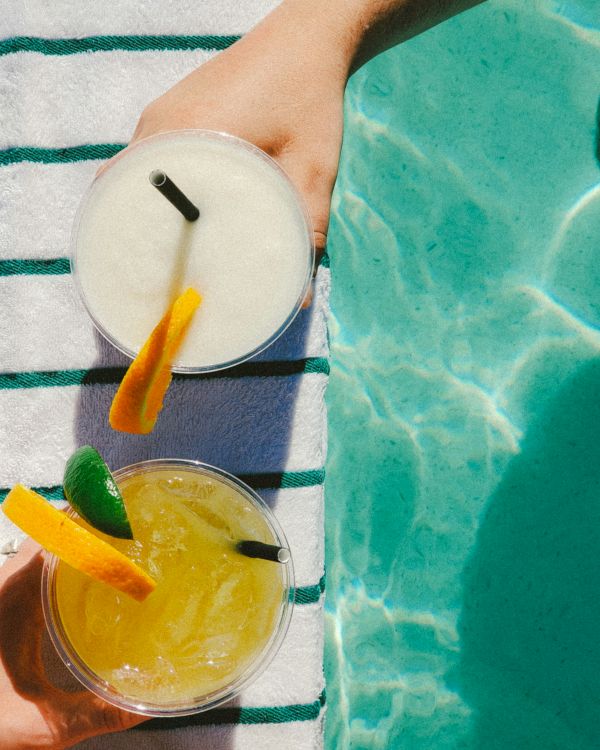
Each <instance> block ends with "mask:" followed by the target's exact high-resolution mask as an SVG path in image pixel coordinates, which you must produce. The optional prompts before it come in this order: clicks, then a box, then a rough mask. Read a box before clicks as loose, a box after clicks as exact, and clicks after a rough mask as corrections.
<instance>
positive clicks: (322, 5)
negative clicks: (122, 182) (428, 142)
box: [133, 0, 480, 251]
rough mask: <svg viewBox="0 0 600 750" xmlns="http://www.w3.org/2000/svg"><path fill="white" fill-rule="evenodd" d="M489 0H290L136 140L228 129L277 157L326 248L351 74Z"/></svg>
mask: <svg viewBox="0 0 600 750" xmlns="http://www.w3.org/2000/svg"><path fill="white" fill-rule="evenodd" d="M479 1H480V0H328V2H323V1H322V0H284V2H282V3H281V4H280V5H279V6H278V7H277V8H275V10H274V11H273V12H272V13H270V14H269V15H268V16H267V17H266V18H265V19H264V20H263V21H261V22H260V23H259V24H258V25H257V26H256V27H255V28H254V29H252V30H251V31H250V32H249V33H248V34H246V35H245V36H244V37H243V38H242V39H240V40H239V41H238V42H236V43H235V44H234V45H233V46H232V47H230V48H229V49H227V50H225V51H224V52H221V53H220V54H219V55H217V56H215V57H214V58H212V59H211V60H209V61H208V62H207V63H205V64H204V65H202V66H200V67H199V68H197V69H196V70H195V71H193V72H192V73H191V74H190V75H188V76H187V77H186V78H184V79H183V80H182V81H180V82H179V83H177V84H176V85H175V86H174V87H173V88H171V89H169V90H168V91H167V92H166V93H165V94H163V95H162V96H161V97H159V98H158V99H156V100H155V101H154V102H152V103H151V104H149V105H148V107H146V109H145V110H144V112H143V114H142V116H141V118H140V120H139V122H138V125H137V128H136V130H135V133H134V136H133V140H137V139H139V138H144V137H146V136H149V135H152V134H154V133H158V132H162V131H166V130H176V129H179V128H207V129H211V130H222V131H226V132H229V133H232V134H233V135H237V136H238V137H240V138H244V139H245V140H248V141H250V142H252V143H254V144H256V145H257V146H259V147H260V148H262V149H263V150H264V151H266V152H267V153H268V154H270V155H271V156H273V158H275V159H276V160H277V161H278V162H279V164H280V165H281V166H282V167H283V168H284V169H285V171H286V172H287V173H288V175H289V176H290V177H291V179H292V181H293V182H294V183H295V184H296V187H297V188H298V189H299V191H300V193H301V194H302V195H303V197H304V200H305V202H306V204H307V207H308V210H309V214H310V216H311V218H312V222H313V228H314V231H315V244H316V247H317V250H318V251H322V250H323V248H324V246H325V241H326V236H327V226H328V223H329V207H330V201H331V193H332V190H333V186H334V182H335V179H336V176H337V171H338V162H339V154H340V148H341V143H342V129H343V96H344V89H345V86H346V83H347V80H348V77H349V76H350V75H351V74H352V72H354V71H355V70H356V69H357V68H358V67H360V66H361V65H362V64H364V63H365V62H367V61H368V60H369V59H371V58H372V57H374V56H375V55H377V54H378V53H380V52H382V51H384V50H385V49H387V48H389V47H391V46H393V45H394V44H397V43H398V42H400V41H403V40H405V39H408V38H409V37H411V36H414V35H415V34H418V33H420V32H422V31H424V30H426V29H427V28H429V27H431V26H433V25H435V24H436V23H439V22H440V21H442V20H444V19H446V18H449V17H450V16H452V15H454V14H456V13H459V12H460V11H462V10H465V9H466V8H469V7H471V6H473V5H476V4H477V3H478V2H479Z"/></svg>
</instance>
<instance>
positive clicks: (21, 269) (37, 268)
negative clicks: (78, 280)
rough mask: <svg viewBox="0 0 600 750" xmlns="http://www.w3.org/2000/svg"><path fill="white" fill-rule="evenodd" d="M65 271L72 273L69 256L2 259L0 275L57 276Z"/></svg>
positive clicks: (0, 261)
mask: <svg viewBox="0 0 600 750" xmlns="http://www.w3.org/2000/svg"><path fill="white" fill-rule="evenodd" d="M64 273H71V266H70V264H69V259H68V258H48V259H47V260H43V259H40V260H35V259H31V260H27V259H25V260H21V259H19V258H15V259H14V260H0V276H24V275H25V274H28V275H31V276H35V275H39V274H47V275H50V276H57V275H59V274H64Z"/></svg>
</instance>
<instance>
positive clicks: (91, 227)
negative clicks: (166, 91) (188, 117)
mask: <svg viewBox="0 0 600 750" xmlns="http://www.w3.org/2000/svg"><path fill="white" fill-rule="evenodd" d="M157 169H158V170H162V171H164V172H165V173H166V174H167V175H168V177H169V178H170V179H171V180H172V181H173V182H174V183H175V185H177V187H178V188H180V190H181V191H182V192H183V193H184V194H185V195H186V196H187V197H188V198H189V200H190V201H191V202H192V203H193V204H194V205H196V206H197V207H198V209H199V210H200V217H199V218H198V219H197V221H193V222H191V221H187V220H186V219H185V218H184V217H183V216H182V215H181V213H179V211H178V210H177V209H176V208H174V206H173V205H171V203H169V201H168V200H167V199H166V198H165V197H164V196H163V195H161V194H160V193H159V191H158V190H157V189H156V188H155V187H154V186H153V185H152V184H151V183H150V181H149V175H150V173H151V172H153V171H154V170H157ZM313 260H314V248H313V244H312V233H311V231H310V226H309V221H308V219H307V215H306V211H305V209H304V207H303V206H302V204H301V201H300V199H299V197H298V194H297V193H296V191H295V190H294V188H293V187H292V185H291V183H290V181H289V179H288V178H287V177H286V175H285V174H284V172H283V171H282V170H281V169H280V168H279V167H278V166H277V165H276V164H275V162H274V161H273V160H272V159H270V158H269V157H268V156H267V155H266V154H264V153H263V152H262V151H260V150H259V149H257V148H256V147H254V146H251V145H250V144H248V143H246V142H244V141H241V140H239V139H237V138H234V137H232V136H229V135H225V134H219V133H212V132H210V131H202V130H182V131H176V132H171V133H163V134H160V135H157V136H152V137H151V138H147V139H145V140H143V141H139V142H138V143H137V144H135V145H134V146H132V147H130V148H128V149H127V150H125V151H123V152H122V153H121V154H120V155H119V157H118V158H117V159H115V161H114V162H113V163H111V164H110V165H109V166H108V168H107V169H106V170H105V171H104V172H102V173H101V174H100V175H99V176H98V177H97V178H96V180H95V181H94V183H93V185H92V187H91V188H90V190H89V192H88V193H87V195H86V197H85V198H84V201H83V203H82V206H81V208H80V210H79V214H78V218H77V221H76V224H75V230H74V271H75V277H76V279H77V282H78V285H79V289H80V291H81V294H82V297H83V300H84V302H85V305H86V307H87V309H88V311H89V313H90V315H91V316H92V318H93V320H94V322H95V323H96V325H97V327H98V328H99V330H100V331H101V332H102V333H103V334H104V335H105V336H106V337H107V338H108V339H109V340H110V341H111V342H112V343H113V344H114V345H115V346H117V347H118V348H119V349H121V350H122V351H124V352H125V353H127V354H129V355H130V356H134V355H135V354H136V353H137V352H138V351H139V349H140V348H141V346H142V344H143V343H144V341H145V340H146V339H147V337H148V336H149V334H150V332H151V331H152V329H153V328H154V326H155V325H156V324H157V323H158V321H159V320H160V319H161V317H162V316H163V315H164V313H165V311H166V309H167V308H168V307H169V305H170V304H171V302H172V301H173V299H174V298H175V297H176V296H177V295H178V294H179V293H180V292H182V291H183V290H184V289H186V288H187V287H190V286H192V287H194V288H195V289H196V290H197V291H198V292H199V293H200V295H201V296H202V304H201V305H200V307H199V308H198V310H197V312H196V314H195V316H194V320H193V322H192V324H191V326H190V328H189V330H188V332H187V334H186V337H185V340H184V343H183V345H182V347H181V349H180V351H179V354H178V358H177V361H176V362H175V363H174V366H173V369H175V370H179V371H186V370H187V371H203V370H214V369H219V368H222V367H227V366H230V365H232V364H236V363H237V362H240V361H243V360H245V359H247V358H249V357H251V356H253V355H254V354H256V353H257V352H259V351H261V350H262V349H264V348H265V347H266V346H268V345H269V344H270V343H271V342H272V341H274V340H275V338H277V336H279V334H281V333H282V332H283V331H284V330H285V328H286V327H287V326H288V325H289V323H290V322H291V321H292V319H293V318H294V316H295V315H296V313H297V312H298V309H299V307H300V305H301V303H302V300H303V299H304V297H305V294H306V292H307V290H308V285H309V283H310V278H311V273H312V265H313Z"/></svg>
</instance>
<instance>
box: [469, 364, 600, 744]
mask: <svg viewBox="0 0 600 750" xmlns="http://www.w3.org/2000/svg"><path fill="white" fill-rule="evenodd" d="M488 507H489V509H488V511H487V513H486V515H485V518H484V519H483V521H482V523H481V526H480V530H479V534H478V537H477V542H476V545H475V548H474V552H473V554H472V557H471V559H470V561H469V562H468V565H467V567H466V570H465V578H464V608H463V613H462V617H461V620H460V624H459V628H460V637H461V641H462V659H461V664H460V674H459V676H458V679H459V682H460V691H461V693H462V694H463V696H464V698H465V700H466V701H467V703H468V704H469V705H470V706H471V708H472V709H473V711H474V717H473V721H474V723H473V726H474V733H475V734H474V740H475V741H474V742H473V744H472V745H469V747H471V746H472V747H475V748H477V749H478V750H484V748H485V750H494V749H496V748H497V749H498V750H500V748H501V749H502V750H508V749H509V748H510V749H511V750H513V749H515V750H553V749H554V748H557V749H558V748H561V750H565V749H566V748H573V750H575V748H576V749H577V750H585V749H587V748H589V749H590V750H591V748H598V747H600V740H599V739H598V716H599V711H600V640H599V638H598V633H599V629H600V596H599V592H600V360H595V361H593V362H592V363H588V364H586V365H585V366H584V367H582V368H581V369H580V370H579V371H578V372H577V373H576V374H575V375H574V376H573V377H572V378H571V379H570V380H569V381H568V382H567V383H566V384H565V385H564V386H563V387H562V389H561V390H560V391H559V393H558V395H557V396H556V398H555V399H554V400H553V401H552V402H551V404H550V406H549V407H548V409H547V410H546V411H545V413H544V414H543V415H542V416H541V418H540V419H539V420H538V422H537V423H536V424H534V425H532V427H531V428H530V430H529V431H528V433H527V436H526V439H525V440H524V442H523V444H522V452H521V454H520V455H519V456H518V457H516V458H515V459H514V460H513V462H512V463H511V464H510V466H509V468H508V470H507V472H506V474H505V476H504V477H503V480H502V483H501V485H500V486H499V488H498V490H497V491H496V492H495V494H494V495H493V497H492V498H491V501H490V504H489V506H488Z"/></svg>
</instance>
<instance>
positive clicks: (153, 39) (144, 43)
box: [0, 34, 240, 56]
mask: <svg viewBox="0 0 600 750" xmlns="http://www.w3.org/2000/svg"><path fill="white" fill-rule="evenodd" d="M238 39H240V36H239V35H237V34H231V35H220V34H219V35H217V34H209V35H206V34H202V35H199V34H194V35H184V34H156V35H152V34H149V35H141V34H134V35H129V34H127V35H110V36H87V37H81V38H77V39H74V38H67V39H49V38H44V37H35V36H15V37H11V38H9V39H2V40H0V56H1V55H10V54H14V53H15V52H38V53H40V54H42V55H76V54H80V53H82V52H113V51H117V50H123V51H126V52H146V51H150V50H157V51H178V50H223V49H226V48H227V47H230V46H231V45H232V44H233V43H234V42H237V40H238Z"/></svg>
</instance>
